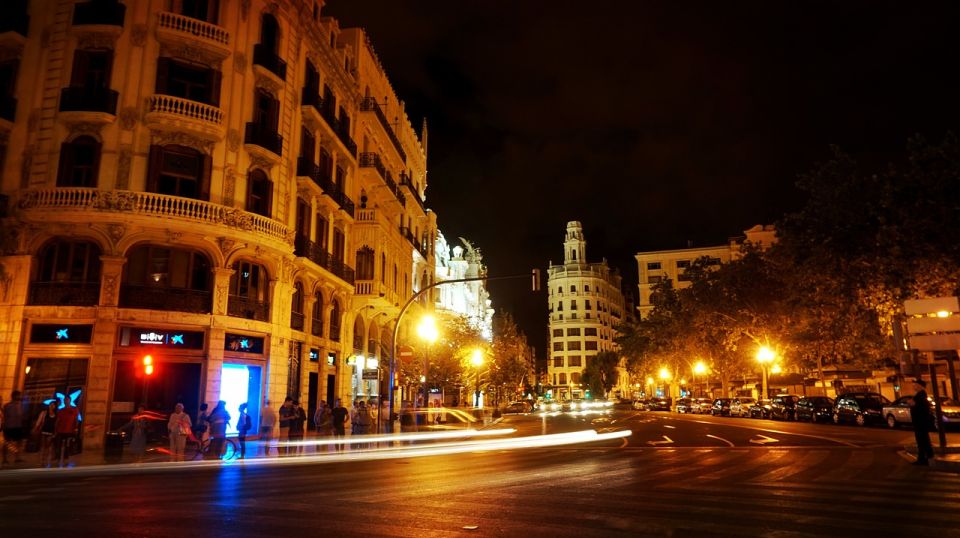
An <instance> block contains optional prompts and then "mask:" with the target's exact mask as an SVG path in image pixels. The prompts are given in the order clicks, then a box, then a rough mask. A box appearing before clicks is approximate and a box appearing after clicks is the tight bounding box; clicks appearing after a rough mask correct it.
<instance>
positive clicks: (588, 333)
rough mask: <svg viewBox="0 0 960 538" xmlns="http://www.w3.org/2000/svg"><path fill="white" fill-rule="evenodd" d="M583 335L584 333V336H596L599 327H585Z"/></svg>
mask: <svg viewBox="0 0 960 538" xmlns="http://www.w3.org/2000/svg"><path fill="white" fill-rule="evenodd" d="M583 335H584V336H596V335H597V328H596V327H587V328H585V329H584V330H583Z"/></svg>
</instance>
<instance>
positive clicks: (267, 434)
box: [258, 400, 277, 456]
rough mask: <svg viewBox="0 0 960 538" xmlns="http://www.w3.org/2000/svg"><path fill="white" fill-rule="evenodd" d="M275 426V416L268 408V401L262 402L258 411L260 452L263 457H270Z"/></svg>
mask: <svg viewBox="0 0 960 538" xmlns="http://www.w3.org/2000/svg"><path fill="white" fill-rule="evenodd" d="M276 424H277V414H276V413H274V412H273V409H272V408H271V407H270V400H267V401H265V402H263V409H261V410H260V450H259V451H258V452H260V451H262V452H263V455H264V456H269V455H270V443H271V441H273V427H274V426H276Z"/></svg>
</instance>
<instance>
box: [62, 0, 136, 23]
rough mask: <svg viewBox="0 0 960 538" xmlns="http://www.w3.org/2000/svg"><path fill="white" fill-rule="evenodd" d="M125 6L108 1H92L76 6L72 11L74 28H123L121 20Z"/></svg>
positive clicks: (124, 12)
mask: <svg viewBox="0 0 960 538" xmlns="http://www.w3.org/2000/svg"><path fill="white" fill-rule="evenodd" d="M126 11H127V6H125V5H123V4H121V3H120V2H115V1H110V0H92V1H91V2H84V3H82V4H76V5H75V6H74V10H73V25H74V26H119V27H121V28H122V27H123V18H124V15H125V14H126Z"/></svg>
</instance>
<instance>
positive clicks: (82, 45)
mask: <svg viewBox="0 0 960 538" xmlns="http://www.w3.org/2000/svg"><path fill="white" fill-rule="evenodd" d="M74 31H75V33H76V34H77V48H78V49H115V48H117V37H118V36H119V34H118V33H116V32H101V31H90V30H84V31H77V30H74Z"/></svg>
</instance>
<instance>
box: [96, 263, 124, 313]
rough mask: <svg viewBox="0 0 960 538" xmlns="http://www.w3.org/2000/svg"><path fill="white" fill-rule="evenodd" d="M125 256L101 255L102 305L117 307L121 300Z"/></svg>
mask: <svg viewBox="0 0 960 538" xmlns="http://www.w3.org/2000/svg"><path fill="white" fill-rule="evenodd" d="M126 262H127V258H125V257H123V256H100V306H101V307H116V306H117V304H118V303H119V301H120V284H121V282H120V281H121V279H122V278H123V264H125V263H126Z"/></svg>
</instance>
